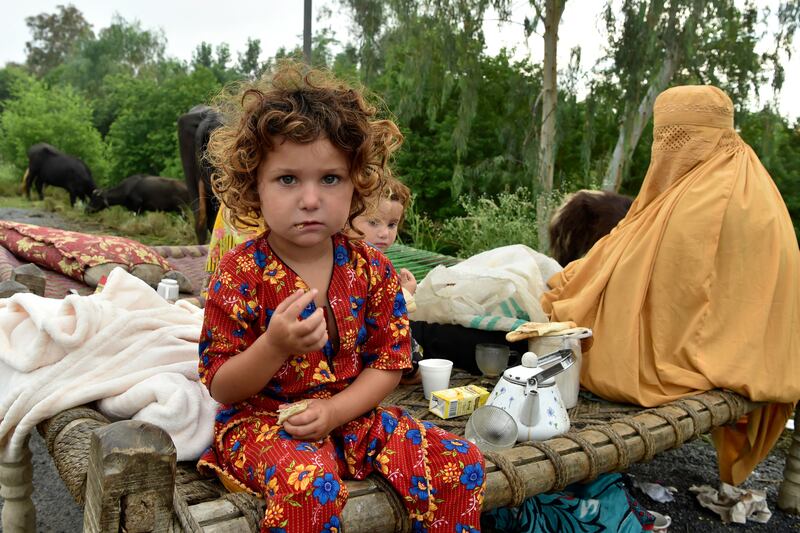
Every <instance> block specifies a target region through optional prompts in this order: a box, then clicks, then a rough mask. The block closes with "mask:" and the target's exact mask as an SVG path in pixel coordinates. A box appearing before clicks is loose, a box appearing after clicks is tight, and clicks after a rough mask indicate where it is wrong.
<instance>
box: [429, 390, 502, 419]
mask: <svg viewBox="0 0 800 533" xmlns="http://www.w3.org/2000/svg"><path fill="white" fill-rule="evenodd" d="M487 399H489V391H488V390H486V389H484V388H483V387H479V386H477V385H467V386H465V387H454V388H452V389H445V390H440V391H436V392H433V393H431V401H430V404H428V411H430V412H431V413H433V414H435V415H436V416H438V417H440V418H454V417H456V416H463V415H468V414H470V413H472V412H473V411H474V410H475V409H477V408H478V407H481V406H482V405H483V404H485V403H486V400H487Z"/></svg>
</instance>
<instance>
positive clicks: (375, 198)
mask: <svg viewBox="0 0 800 533" xmlns="http://www.w3.org/2000/svg"><path fill="white" fill-rule="evenodd" d="M410 201H411V191H410V190H409V188H408V187H406V186H405V185H404V184H403V183H401V182H400V181H398V180H397V179H396V178H394V177H392V176H387V177H386V178H384V180H383V184H382V185H381V187H380V189H379V190H378V191H377V192H376V193H374V194H372V195H371V196H370V197H368V198H367V199H366V209H365V211H364V213H362V214H361V215H359V216H357V217H355V218H354V219H353V223H352V229H351V231H350V232H349V234H350V235H351V236H353V237H362V238H363V239H364V240H365V241H367V242H368V243H370V244H372V245H373V246H375V247H376V248H377V249H378V250H380V251H381V252H384V253H385V252H386V250H387V249H388V248H389V247H390V246H391V245H392V244H394V241H396V240H397V231H398V230H399V229H400V226H401V225H402V223H403V216H404V215H405V211H406V209H407V208H408V204H409V202H410ZM353 230H355V231H353ZM398 274H399V275H400V284H401V286H402V288H403V297H404V298H405V301H406V305H407V308H408V310H409V312H413V311H414V307H413V305H414V304H413V298H414V293H415V292H417V280H416V278H415V277H414V274H412V273H411V272H410V271H409V270H408V269H405V268H401V269H400V271H399V272H398ZM421 360H422V347H421V346H420V345H419V344H418V343H417V342H415V341H414V338H413V337H412V338H411V364H412V368H411V369H410V370H406V371H404V372H403V377H402V379H401V380H400V382H401V383H403V384H414V383H420V382H421V381H422V376H421V375H420V373H419V366H418V365H419V362H420V361H421Z"/></svg>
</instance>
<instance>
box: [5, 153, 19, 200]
mask: <svg viewBox="0 0 800 533" xmlns="http://www.w3.org/2000/svg"><path fill="white" fill-rule="evenodd" d="M21 183H22V175H21V174H20V173H19V171H18V170H17V169H16V167H14V165H12V164H10V163H5V162H3V161H2V160H0V197H1V196H16V195H17V194H18V193H19V190H20V184H21Z"/></svg>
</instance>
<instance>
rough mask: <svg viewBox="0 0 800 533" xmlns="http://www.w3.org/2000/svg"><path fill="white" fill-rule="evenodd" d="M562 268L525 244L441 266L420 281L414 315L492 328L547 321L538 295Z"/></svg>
mask: <svg viewBox="0 0 800 533" xmlns="http://www.w3.org/2000/svg"><path fill="white" fill-rule="evenodd" d="M560 270H561V266H560V265H559V264H558V263H557V262H556V261H555V260H554V259H552V258H550V257H548V256H546V255H544V254H541V253H539V252H537V251H535V250H533V249H531V248H529V247H527V246H525V245H522V244H515V245H511V246H503V247H501V248H495V249H493V250H488V251H486V252H483V253H480V254H478V255H474V256H472V257H470V258H469V259H467V260H465V261H462V262H461V263H458V264H457V265H454V266H451V267H444V266H438V267H436V268H434V269H433V270H431V271H430V272H429V273H428V275H427V276H425V278H424V279H423V280H422V282H421V283H420V284H419V287H418V288H417V292H416V294H415V296H414V299H415V301H416V304H417V309H416V311H414V312H413V313H411V315H410V318H411V319H412V320H420V321H424V322H434V323H439V324H458V325H461V326H465V327H469V328H474V329H484V330H493V331H494V330H496V331H511V330H513V329H514V328H516V327H517V326H518V325H519V324H521V323H523V322H528V321H534V322H547V316H546V315H545V314H544V312H543V311H542V307H541V305H540V303H539V298H540V296H541V295H542V293H543V292H544V291H545V290H547V285H546V283H545V282H546V280H547V279H549V278H550V276H552V275H553V274H555V273H556V272H558V271H560Z"/></svg>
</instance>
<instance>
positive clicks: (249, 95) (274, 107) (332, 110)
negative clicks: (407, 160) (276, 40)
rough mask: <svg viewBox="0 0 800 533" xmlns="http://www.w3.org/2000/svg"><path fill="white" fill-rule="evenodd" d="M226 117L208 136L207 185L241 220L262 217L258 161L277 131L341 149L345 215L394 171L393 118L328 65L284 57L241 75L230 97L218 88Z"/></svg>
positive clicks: (357, 210) (397, 136) (396, 141)
mask: <svg viewBox="0 0 800 533" xmlns="http://www.w3.org/2000/svg"><path fill="white" fill-rule="evenodd" d="M217 107H218V108H219V109H220V112H221V114H222V116H223V125H222V126H221V127H219V128H217V129H216V130H215V131H214V133H213V134H212V136H211V140H210V141H209V145H208V152H207V154H206V157H207V159H208V160H209V162H210V163H211V165H212V166H213V167H214V169H215V171H214V173H213V174H212V177H211V185H212V187H213V189H214V192H215V193H216V195H217V197H218V198H219V199H220V201H221V202H222V203H223V204H224V205H225V206H227V207H228V209H229V212H230V213H229V215H230V218H231V219H232V220H230V222H232V223H234V224H237V225H240V226H250V227H252V226H253V224H254V219H255V220H258V219H262V218H263V216H262V213H261V204H260V202H259V197H258V190H257V172H258V167H259V165H260V164H261V163H262V162H263V161H264V160H265V159H266V158H267V157H269V152H270V151H271V150H272V149H273V147H274V146H275V143H276V141H277V139H276V137H282V138H284V139H286V140H289V141H292V142H295V143H310V142H314V141H316V140H317V139H320V138H325V139H328V140H329V141H330V142H331V144H333V145H334V146H335V147H337V148H338V149H340V150H341V151H342V152H344V154H345V155H346V157H347V159H348V163H349V172H350V178H351V179H352V181H353V185H354V188H353V198H352V201H351V204H350V215H349V217H348V221H352V220H353V218H355V217H356V216H358V215H359V214H361V213H362V212H363V211H364V209H365V204H364V198H365V197H367V196H369V195H370V194H372V193H373V192H374V191H376V190H377V189H378V188H379V187H380V186H381V184H382V183H383V182H384V180H386V179H389V178H391V177H392V170H391V168H390V166H389V162H390V159H391V156H392V154H393V153H394V152H395V151H396V150H397V149H398V148H399V147H400V145H401V144H402V142H403V135H402V134H401V133H400V130H399V129H398V127H397V125H396V124H395V123H394V122H393V121H392V120H389V119H380V118H379V117H378V107H377V106H376V105H373V104H370V103H369V102H368V101H367V95H366V90H365V89H363V88H361V87H358V88H356V87H351V86H348V85H347V84H345V83H343V82H341V81H340V80H337V79H336V78H335V77H334V76H333V75H332V74H331V73H330V72H327V71H322V70H315V69H309V68H308V67H307V66H305V65H303V64H300V63H296V62H292V61H286V62H281V63H279V64H278V66H277V68H276V69H275V70H274V72H272V73H271V74H267V75H265V76H264V77H262V78H261V79H260V80H257V81H255V82H245V83H244V84H242V85H241V86H240V88H239V90H238V91H237V92H236V94H235V95H233V96H232V97H230V96H229V97H226V96H220V98H219V99H218V104H217Z"/></svg>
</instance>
